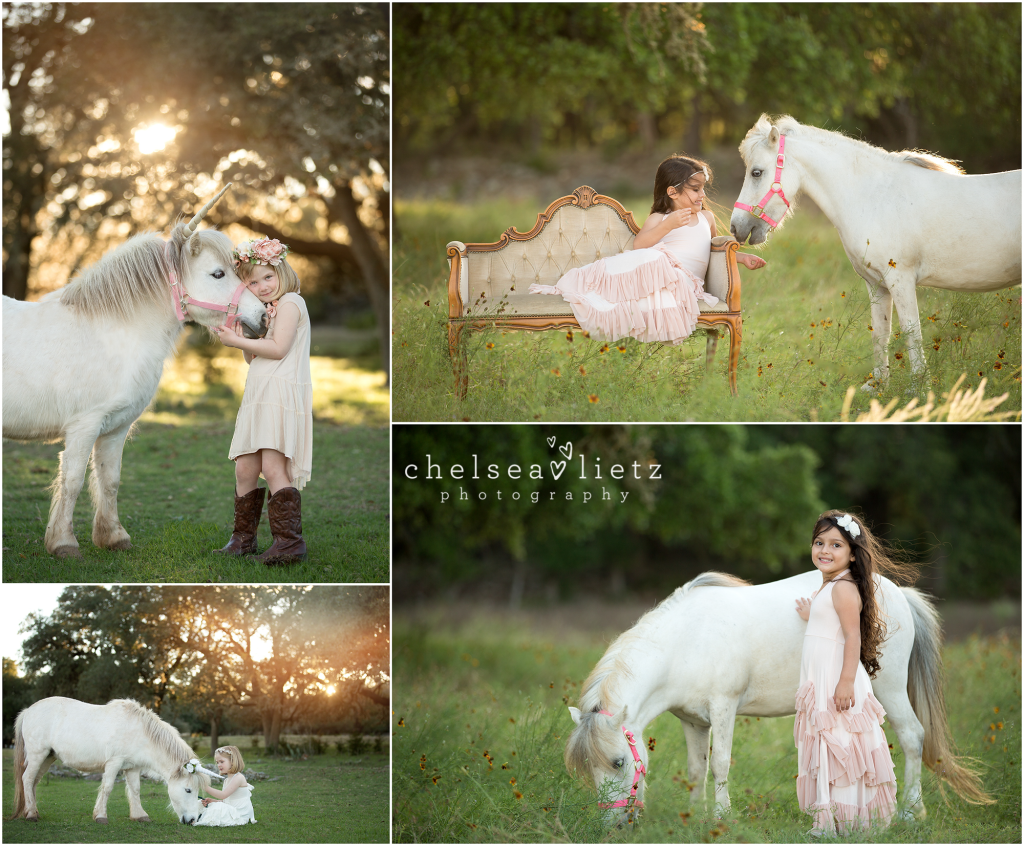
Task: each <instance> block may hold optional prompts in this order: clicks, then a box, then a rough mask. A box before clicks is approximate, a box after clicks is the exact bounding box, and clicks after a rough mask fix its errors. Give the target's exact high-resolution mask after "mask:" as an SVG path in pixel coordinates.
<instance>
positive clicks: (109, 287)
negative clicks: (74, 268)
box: [59, 223, 234, 321]
mask: <svg viewBox="0 0 1024 846" xmlns="http://www.w3.org/2000/svg"><path fill="white" fill-rule="evenodd" d="M184 230H185V224H184V223H179V224H178V225H177V226H175V227H174V230H173V231H172V232H171V237H170V242H171V246H170V248H169V249H167V250H166V251H165V249H164V239H163V238H161V237H160V235H158V234H157V233H155V232H143V233H141V234H139V235H133V236H132V237H131V238H129V239H128V240H127V241H125V242H124V243H123V244H122V245H121V246H119V247H117V248H115V249H114V250H111V251H110V252H109V253H107V254H106V255H105V256H103V258H101V259H100V260H99V261H97V262H96V263H95V264H91V265H90V266H89V267H87V268H85V270H83V271H81V272H80V273H79V274H78V275H77V276H75V277H74V278H73V279H72V280H71V281H70V282H69V283H68V284H67V285H65V286H64V288H62V289H61V290H60V293H59V298H60V301H61V303H63V304H64V305H66V306H70V307H71V308H74V309H76V310H78V311H80V312H82V313H83V314H85V315H87V316H88V317H114V318H117V319H119V320H123V321H129V320H132V319H133V318H134V317H135V316H136V314H137V313H138V312H139V310H140V309H142V308H149V307H152V306H153V305H154V304H159V303H164V304H166V305H167V307H170V306H171V296H170V282H169V276H170V272H171V271H172V270H173V271H175V272H176V273H178V274H179V276H181V278H182V281H184V282H187V281H188V279H189V271H190V265H191V263H190V262H189V261H187V260H183V259H182V256H183V255H186V254H187V252H188V249H187V245H186V241H185V237H184ZM192 239H198V242H197V243H199V244H201V246H202V249H209V250H212V251H213V252H214V253H216V255H217V258H218V259H220V260H221V262H222V263H224V265H225V266H226V267H233V266H234V259H233V257H232V255H231V251H232V249H233V245H232V243H231V240H230V239H229V238H228V237H227V236H226V235H225V234H224V233H222V232H218V231H216V230H214V229H203V230H201V231H198V232H196V233H194V234H193V235H192ZM192 239H189V242H190V243H191V240H192Z"/></svg>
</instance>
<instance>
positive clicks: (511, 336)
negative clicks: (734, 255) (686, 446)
mask: <svg viewBox="0 0 1024 846" xmlns="http://www.w3.org/2000/svg"><path fill="white" fill-rule="evenodd" d="M597 187H598V189H599V190H600V186H597ZM551 199H552V198H550V197H549V198H547V201H550V200H551ZM545 205H546V201H540V200H537V201H533V202H531V201H523V202H520V203H517V204H515V205H512V206H509V204H507V203H504V202H500V203H499V202H491V201H488V202H483V203H479V204H475V205H465V206H456V205H453V204H450V203H444V202H438V201H434V202H429V203H428V202H403V203H400V204H399V207H398V220H399V225H400V229H401V231H402V233H403V237H402V239H401V240H400V241H399V242H398V243H397V244H396V245H395V269H394V314H393V323H392V330H393V355H394V359H393V377H392V378H393V380H394V384H395V391H394V395H393V413H394V419H395V420H396V421H422V420H436V421H445V420H471V421H483V420H490V421H534V420H539V421H567V422H585V421H594V422H600V421H614V420H622V421H638V420H646V421H664V422H679V421H692V420H704V421H773V422H788V421H801V422H806V421H811V422H813V421H817V420H825V421H827V420H838V419H839V417H840V413H841V410H842V407H843V399H844V396H845V393H846V389H847V388H848V387H849V386H851V385H855V386H860V385H862V384H864V382H865V380H866V378H867V377H868V374H869V373H870V372H871V369H872V360H873V359H872V349H871V333H870V331H869V325H870V322H871V318H870V300H869V299H868V295H867V293H866V290H865V286H864V282H863V281H862V280H861V279H860V278H859V277H858V276H857V275H856V274H855V273H854V271H853V268H852V267H851V265H850V263H849V260H848V259H847V257H846V254H845V252H844V250H843V247H842V244H841V243H840V241H839V238H838V236H837V234H836V232H835V230H834V229H833V227H832V226H831V224H829V222H828V221H827V219H825V218H824V217H821V216H817V215H814V214H811V213H803V214H798V215H797V216H796V217H795V218H794V219H793V220H792V221H789V222H787V224H786V228H785V230H784V231H783V232H782V233H780V234H778V235H776V236H775V237H774V238H772V239H771V241H770V242H769V244H768V245H767V247H766V248H765V249H764V250H763V251H762V255H763V256H764V257H765V258H766V259H767V260H768V265H767V267H765V268H763V269H761V270H758V271H756V272H751V271H747V270H743V271H741V274H742V276H743V313H744V324H743V345H742V348H741V350H742V351H741V358H740V363H739V367H738V386H739V396H738V397H733V396H731V395H730V393H729V390H728V385H727V382H726V368H727V364H728V361H727V359H728V355H727V341H726V340H724V339H723V340H721V341H720V342H719V344H718V354H717V358H716V360H715V363H714V366H713V367H712V369H711V371H710V372H709V373H707V374H705V346H706V344H705V340H706V339H705V335H704V334H703V332H696V333H694V335H693V336H692V337H691V338H690V339H688V340H687V341H685V342H684V343H683V344H681V345H680V346H671V345H666V344H640V343H638V342H636V341H633V340H632V339H629V340H627V341H625V342H620V343H619V344H617V345H616V344H612V345H610V346H609V345H605V344H602V343H600V342H598V341H593V340H586V339H585V338H583V337H582V336H581V334H580V333H579V332H576V333H574V334H573V339H572V341H569V340H568V337H567V335H566V333H564V332H555V331H548V332H520V331H506V330H495V329H485V330H481V331H473V332H465V333H463V343H464V344H465V348H466V351H467V356H468V361H469V391H468V395H467V398H466V400H464V401H463V400H459V399H458V398H457V397H456V396H455V380H454V376H453V374H452V363H451V359H450V357H449V354H448V335H447V313H448V312H447V303H448V295H447V287H446V285H447V276H446V273H447V268H446V265H445V261H444V256H445V252H444V250H445V245H446V244H447V242H448V241H450V240H452V239H453V238H457V239H459V240H462V241H464V242H471V241H481V242H488V241H493V240H495V238H496V237H497V236H498V235H499V234H500V233H501V232H502V231H503V230H504V229H506V228H507V227H508V226H509V225H515V226H516V227H517V228H519V229H520V231H527V230H528V229H529V228H530V227H531V226H532V225H533V223H534V221H535V220H536V213H537V211H538V210H539V209H542V208H544V206H545ZM626 206H627V208H630V207H632V208H643V205H642V203H641V201H639V200H636V201H634V202H632V203H630V201H628V200H627V201H626ZM1019 299H1020V292H1019V289H1011V290H1009V291H1001V292H994V293H986V294H967V293H955V292H951V291H940V290H937V289H929V288H921V289H919V290H918V303H919V307H920V314H921V319H922V323H923V324H924V339H925V353H926V357H927V361H928V374H927V376H926V377H925V378H922V379H918V378H917V377H915V376H914V375H913V374H912V372H911V371H910V368H909V366H908V356H907V353H906V342H905V340H904V339H903V338H901V337H900V335H899V333H898V332H897V333H894V337H893V340H892V344H891V349H890V363H891V365H892V375H891V377H890V381H889V384H888V385H886V386H885V387H884V388H883V389H882V390H881V391H880V392H879V394H878V395H877V399H879V401H881V402H882V403H883V404H884V403H886V402H887V401H888V400H889V399H891V398H893V397H898V398H899V400H900V405H901V406H902V405H903V404H905V403H906V402H908V401H909V400H910V399H911V398H912V397H919V398H920V400H921V402H922V403H923V402H924V400H925V399H926V397H927V394H928V392H929V391H932V392H934V393H935V394H936V396H941V395H942V394H943V392H945V391H949V390H950V389H951V388H952V387H953V385H954V384H955V382H956V380H957V379H958V378H959V377H960V376H961V374H963V373H966V374H967V383H968V385H965V387H967V386H970V387H976V386H977V384H978V380H980V379H981V378H982V377H985V378H987V379H988V387H987V393H988V395H989V396H992V395H1000V394H1003V393H1007V394H1008V398H1007V399H1006V400H1005V401H1004V403H1003V404H1002V405H1000V410H1007V411H1014V410H1020V408H1021V383H1020V361H1021V313H1020V305H1019ZM620 350H621V351H620ZM581 368H582V370H581ZM870 399H871V395H869V394H868V393H867V392H865V391H858V392H857V396H856V397H855V399H854V408H853V416H854V417H855V416H856V414H857V413H860V412H862V411H866V410H867V409H868V406H869V403H870Z"/></svg>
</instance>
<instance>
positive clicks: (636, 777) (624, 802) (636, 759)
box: [597, 711, 647, 813]
mask: <svg viewBox="0 0 1024 846" xmlns="http://www.w3.org/2000/svg"><path fill="white" fill-rule="evenodd" d="M598 713H599V714H604V715H605V716H608V717H614V716H615V715H614V714H613V713H612V712H611V711H598ZM622 734H623V736H624V737H625V738H626V742H627V743H628V744H629V751H630V752H632V753H633V765H634V772H633V787H632V788H631V789H630V791H629V798H628V799H619V801H617V802H598V803H597V807H598V808H602V809H608V808H628V809H629V810H628V812H629V813H632V812H633V808H641V809H642V808H643V806H644V803H643V802H642V801H637V798H636V791H637V788H638V787H639V786H640V779H641V778H643V777H644V776H646V775H647V768H646V767H645V766H644V762H643V761H641V760H640V753H639V752H637V751H636V738H634V737H633V732H631V731H630V730H629V729H627V728H626V727H625V726H623V727H622Z"/></svg>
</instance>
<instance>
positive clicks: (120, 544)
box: [107, 538, 132, 549]
mask: <svg viewBox="0 0 1024 846" xmlns="http://www.w3.org/2000/svg"><path fill="white" fill-rule="evenodd" d="M131 548H132V542H131V539H130V538H125V539H124V540H119V541H114V542H113V543H112V544H109V545H108V546H107V549H131Z"/></svg>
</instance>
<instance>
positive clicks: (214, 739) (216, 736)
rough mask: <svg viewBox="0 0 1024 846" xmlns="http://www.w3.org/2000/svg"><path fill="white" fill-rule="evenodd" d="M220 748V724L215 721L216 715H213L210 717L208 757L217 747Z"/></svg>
mask: <svg viewBox="0 0 1024 846" xmlns="http://www.w3.org/2000/svg"><path fill="white" fill-rule="evenodd" d="M218 746H220V723H219V722H218V721H217V715H216V714H214V715H213V716H212V717H210V755H211V756H212V755H213V753H214V752H215V751H216V749H217V747H218Z"/></svg>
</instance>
